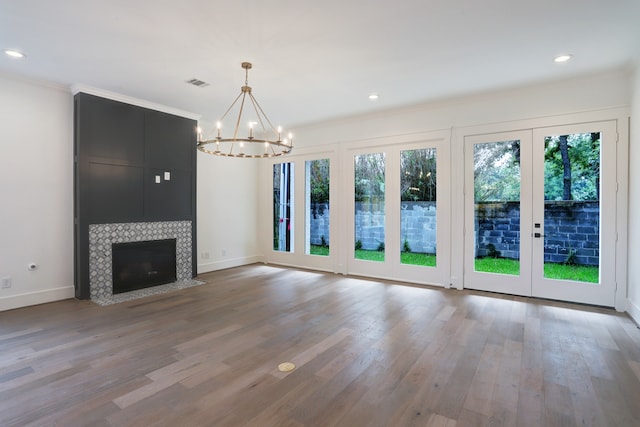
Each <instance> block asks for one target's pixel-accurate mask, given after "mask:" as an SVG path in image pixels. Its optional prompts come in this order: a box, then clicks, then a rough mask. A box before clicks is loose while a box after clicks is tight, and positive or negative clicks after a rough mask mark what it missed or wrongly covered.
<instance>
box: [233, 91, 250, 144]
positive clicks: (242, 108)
mask: <svg viewBox="0 0 640 427" xmlns="http://www.w3.org/2000/svg"><path fill="white" fill-rule="evenodd" d="M241 95H242V102H241V103H240V111H238V119H237V120H236V128H235V129H234V131H233V139H234V140H235V139H237V138H238V129H239V128H240V119H241V118H242V111H243V110H244V99H245V98H246V97H247V92H242V93H241ZM249 96H251V94H249Z"/></svg>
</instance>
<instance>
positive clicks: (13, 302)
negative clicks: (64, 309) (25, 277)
mask: <svg viewBox="0 0 640 427" xmlns="http://www.w3.org/2000/svg"><path fill="white" fill-rule="evenodd" d="M69 298H75V289H74V288H73V286H65V287H63V288H55V289H47V290H44V291H35V292H29V293H26V294H20V295H11V296H8V297H2V298H0V311H5V310H13V309H14V308H20V307H28V306H30V305H37V304H44V303H47V302H54V301H60V300H63V299H69Z"/></svg>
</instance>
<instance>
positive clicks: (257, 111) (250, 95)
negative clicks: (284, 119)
mask: <svg viewBox="0 0 640 427" xmlns="http://www.w3.org/2000/svg"><path fill="white" fill-rule="evenodd" d="M249 99H250V100H251V104H252V105H253V111H255V112H256V116H257V117H258V122H259V123H260V128H262V130H264V131H266V130H267V128H266V127H265V126H264V120H263V118H262V116H261V115H260V110H259V109H258V107H259V105H258V106H257V105H256V104H257V101H256V99H255V98H254V97H253V94H251V93H250V94H249ZM262 114H264V113H262ZM267 122H268V119H267Z"/></svg>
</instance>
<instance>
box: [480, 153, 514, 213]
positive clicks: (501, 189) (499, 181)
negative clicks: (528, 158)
mask: <svg viewBox="0 0 640 427" xmlns="http://www.w3.org/2000/svg"><path fill="white" fill-rule="evenodd" d="M473 163H474V181H473V182H474V193H475V201H476V203H477V202H491V201H515V200H520V141H502V142H492V143H486V144H475V145H474V149H473Z"/></svg>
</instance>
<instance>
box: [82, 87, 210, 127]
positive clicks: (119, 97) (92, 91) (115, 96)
mask: <svg viewBox="0 0 640 427" xmlns="http://www.w3.org/2000/svg"><path fill="white" fill-rule="evenodd" d="M79 92H84V93H87V94H89V95H95V96H100V97H102V98H107V99H111V100H114V101H119V102H124V103H126V104H131V105H136V106H138V107H143V108H149V109H151V110H155V111H160V112H163V113H168V114H173V115H174V116H180V117H186V118H187V119H192V120H196V121H197V120H200V118H201V117H202V115H201V114H195V113H191V112H189V111H184V110H179V109H177V108H173V107H168V106H166V105H162V104H156V103H155V102H150V101H145V100H144V99H139V98H134V97H132V96H128V95H123V94H121V93H116V92H111V91H108V90H104V89H98V88H95V87H92V86H87V85H83V84H73V85H71V93H72V94H73V95H76V94H78V93H79Z"/></svg>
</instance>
